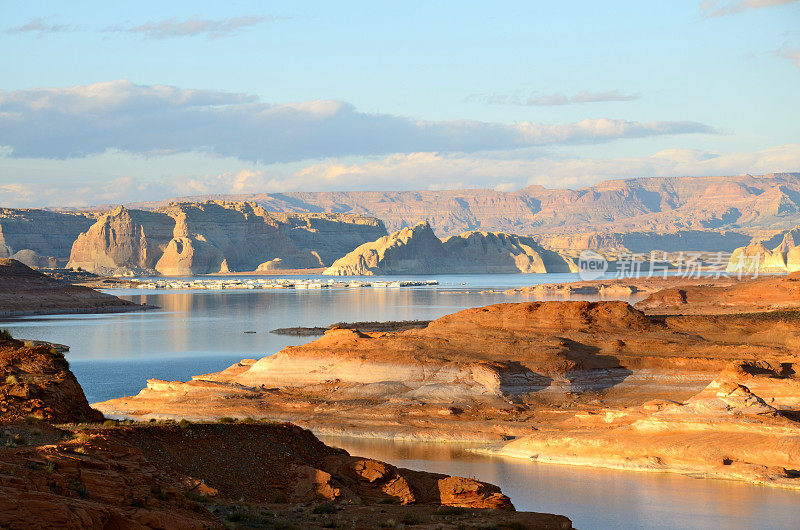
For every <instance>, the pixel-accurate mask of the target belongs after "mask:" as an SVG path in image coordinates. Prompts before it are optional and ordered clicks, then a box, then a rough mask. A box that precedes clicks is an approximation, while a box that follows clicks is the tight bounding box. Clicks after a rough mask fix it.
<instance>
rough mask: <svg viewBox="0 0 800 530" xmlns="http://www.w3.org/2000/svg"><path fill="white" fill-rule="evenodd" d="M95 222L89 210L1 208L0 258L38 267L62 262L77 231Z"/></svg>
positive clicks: (81, 230) (76, 235)
mask: <svg viewBox="0 0 800 530" xmlns="http://www.w3.org/2000/svg"><path fill="white" fill-rule="evenodd" d="M92 223H94V218H93V217H92V216H90V215H89V214H82V213H75V214H72V213H56V212H50V211H47V210H34V209H28V208H24V209H17V208H0V258H14V259H17V260H19V261H22V262H23V263H25V264H26V265H29V266H37V267H42V266H54V265H56V264H58V263H61V264H63V263H65V262H66V259H67V258H69V253H70V249H71V248H72V243H73V242H74V241H75V239H77V237H78V234H80V233H81V232H84V231H85V230H87V229H88V228H89V227H90V226H91V225H92Z"/></svg>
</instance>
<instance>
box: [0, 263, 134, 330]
mask: <svg viewBox="0 0 800 530" xmlns="http://www.w3.org/2000/svg"><path fill="white" fill-rule="evenodd" d="M141 309H146V307H143V306H140V305H139V304H135V303H133V302H130V301H128V300H123V299H121V298H117V297H116V296H112V295H110V294H105V293H101V292H99V291H95V290H94V289H90V288H89V287H83V286H80V285H71V284H69V283H66V282H62V281H59V280H56V279H54V278H51V277H50V276H46V275H44V274H42V273H40V272H37V271H35V270H33V269H31V268H29V267H27V266H26V265H23V264H22V263H20V262H18V261H16V260H13V259H0V316H17V315H46V314H58V313H108V312H117V311H120V312H121V311H137V310H141Z"/></svg>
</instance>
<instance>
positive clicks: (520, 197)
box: [150, 173, 800, 251]
mask: <svg viewBox="0 0 800 530" xmlns="http://www.w3.org/2000/svg"><path fill="white" fill-rule="evenodd" d="M227 198H228V200H252V201H255V202H258V203H259V204H261V205H263V206H264V207H265V208H266V209H268V210H276V211H298V212H319V211H329V212H348V213H356V214H361V215H368V216H372V217H377V218H378V219H381V220H383V221H384V223H386V226H387V228H388V229H389V230H390V231H397V230H400V229H401V228H404V227H407V226H413V225H414V224H416V223H418V222H420V221H428V222H429V223H430V224H431V226H432V227H433V229H434V230H435V231H436V233H437V234H439V235H441V236H449V235H455V234H459V233H461V232H464V231H468V230H485V231H501V232H507V233H515V234H526V235H527V234H530V235H533V234H536V235H550V234H552V235H564V234H566V235H569V234H574V233H582V232H590V233H596V232H602V233H606V232H612V233H613V232H618V233H628V232H643V233H650V232H656V233H674V232H676V231H685V230H695V231H700V232H704V233H707V234H708V237H709V240H710V241H709V243H710V244H711V245H716V244H719V243H720V242H721V241H720V236H719V235H717V234H716V232H717V231H725V230H735V231H741V232H743V233H748V234H750V235H755V232H756V231H758V230H764V229H770V230H785V229H788V228H791V227H793V226H795V225H797V224H800V173H775V174H768V175H761V176H752V175H741V176H725V177H721V176H720V177H653V178H633V179H625V180H612V181H606V182H601V183H599V184H596V185H594V186H589V187H584V188H579V189H577V190H569V189H547V188H544V187H541V186H531V187H528V188H524V189H522V190H519V191H517V192H500V191H494V190H442V191H374V192H367V191H352V192H319V193H310V192H295V193H280V194H278V193H275V194H269V193H264V194H252V195H231V196H227ZM197 199H201V198H196V200H197ZM152 206H153V205H150V207H152ZM673 242H674V244H675V245H676V247H675V248H674V250H676V251H677V250H705V249H706V248H707V247H709V245H708V244H706V242H705V241H703V240H702V239H701V240H700V241H699V242H698V241H696V240H694V239H691V238H685V237H682V238H678V239H675V240H674V241H673ZM684 243H689V244H691V245H692V246H693V247H695V245H698V244H700V243H702V244H703V246H702V247H699V248H697V247H695V248H684V247H682V246H681V245H683V244H684ZM722 243H724V244H725V245H726V248H723V249H722V250H726V251H730V250H732V249H733V248H734V247H733V246H727V245H729V244H730V243H729V242H728V241H722ZM734 246H737V245H734ZM646 250H651V249H646Z"/></svg>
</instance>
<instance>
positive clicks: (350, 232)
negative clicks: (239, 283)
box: [68, 201, 386, 276]
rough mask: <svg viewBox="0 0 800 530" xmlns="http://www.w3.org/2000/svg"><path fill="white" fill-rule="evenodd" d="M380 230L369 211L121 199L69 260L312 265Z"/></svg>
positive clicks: (162, 269)
mask: <svg viewBox="0 0 800 530" xmlns="http://www.w3.org/2000/svg"><path fill="white" fill-rule="evenodd" d="M385 233H386V229H385V228H384V226H383V223H381V222H380V221H378V220H377V219H372V218H369V217H362V216H357V215H346V214H324V213H306V214H297V213H271V212H267V211H266V210H264V209H263V208H262V207H261V206H258V205H257V204H254V203H230V202H223V201H207V202H202V203H186V202H184V203H171V204H169V205H167V206H164V207H163V208H159V209H158V210H154V211H145V210H129V209H126V208H124V207H122V206H120V207H119V208H117V209H116V210H113V211H111V212H108V213H106V214H103V215H101V216H100V217H99V218H98V220H97V222H96V223H95V224H93V225H92V226H91V227H90V228H89V229H88V230H87V231H86V232H84V233H82V234H80V235H79V236H78V237H77V239H76V241H75V243H74V244H73V246H72V251H71V254H70V259H69V263H68V266H69V267H76V268H77V267H81V268H83V269H85V270H88V271H92V272H98V273H103V274H109V273H115V274H119V273H130V274H133V273H136V274H163V275H167V276H187V275H193V274H208V273H216V272H233V271H254V270H266V271H269V270H274V269H302V268H315V267H323V266H325V265H329V264H330V263H331V262H333V260H335V259H336V258H338V257H340V256H342V255H344V254H346V253H347V252H349V251H350V250H352V249H353V248H355V247H357V246H358V245H360V244H362V243H364V242H366V241H372V240H374V239H377V238H378V237H380V236H382V235H384V234H385Z"/></svg>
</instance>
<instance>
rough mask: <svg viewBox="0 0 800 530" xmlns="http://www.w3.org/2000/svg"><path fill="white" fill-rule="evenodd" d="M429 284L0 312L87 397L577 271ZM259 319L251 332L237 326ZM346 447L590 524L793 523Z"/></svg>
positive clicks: (687, 487) (708, 499) (775, 501)
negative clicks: (58, 348) (59, 347)
mask: <svg viewBox="0 0 800 530" xmlns="http://www.w3.org/2000/svg"><path fill="white" fill-rule="evenodd" d="M417 278H420V279H421V278H425V279H431V278H435V279H438V280H439V281H440V285H439V286H437V287H414V288H399V289H398V288H394V289H392V288H386V289H374V288H349V289H324V290H293V289H274V290H228V291H206V290H199V291H165V290H157V291H156V290H152V291H145V290H141V289H132V290H114V291H109V292H112V293H113V294H115V295H118V296H121V297H123V298H126V299H128V300H133V301H135V302H138V303H143V302H146V303H148V304H150V305H155V306H158V307H160V309H159V310H156V311H144V312H136V313H123V314H114V315H67V316H47V317H28V318H21V319H15V320H7V321H4V322H0V327H2V328H7V329H9V330H10V331H11V332H12V334H13V335H14V336H15V337H19V338H25V339H27V338H30V339H40V340H47V341H52V342H58V343H61V344H66V345H68V346H69V347H70V352H69V353H68V354H67V358H68V359H69V361H70V364H71V366H72V369H73V371H74V372H75V374H76V376H77V377H78V380H79V381H80V383H81V385H82V386H83V388H84V391H85V392H86V396H87V398H88V399H89V401H90V402H95V401H102V400H105V399H110V398H114V397H120V396H125V395H132V394H135V393H137V392H138V391H139V390H140V389H141V388H143V387H144V386H145V385H146V381H147V379H149V378H159V379H167V380H187V379H189V378H190V377H191V376H192V375H197V374H202V373H208V372H215V371H219V370H222V369H224V368H226V367H228V366H230V365H231V364H233V363H235V362H238V361H239V360H241V359H242V358H247V357H250V358H259V357H263V356H265V355H270V354H273V353H275V352H277V351H279V350H280V349H282V348H283V347H285V346H289V345H295V344H302V343H304V342H308V341H309V340H312V339H313V337H290V336H282V335H274V334H270V333H269V331H270V330H271V329H275V328H279V327H291V326H316V325H327V324H331V323H334V322H342V321H344V322H348V321H350V322H352V321H364V320H406V319H421V320H428V319H433V318H438V317H440V316H443V315H446V314H449V313H453V312H455V311H458V310H461V309H465V308H469V307H479V306H483V305H488V304H493V303H499V302H513V301H519V300H523V299H525V297H522V296H508V295H504V294H502V292H499V293H490V292H486V291H487V290H492V289H493V290H500V291H502V290H503V289H508V288H512V287H517V286H523V285H532V284H534V283H553V282H563V281H572V280H575V279H577V275H574V274H541V275H521V274H509V275H463V276H462V275H450V276H428V277H414V276H408V277H402V278H400V277H398V278H396V279H417ZM245 331H255V332H256V333H245ZM332 441H333V443H335V444H336V445H340V446H343V447H345V448H346V449H348V450H350V451H351V452H353V453H354V454H360V455H363V456H370V457H374V458H379V459H382V460H386V461H389V462H392V463H394V464H397V465H401V466H405V467H410V468H416V469H425V470H429V471H435V472H441V473H447V474H456V475H464V476H475V477H477V478H479V479H481V480H485V481H488V482H492V483H494V484H497V485H499V486H500V487H501V488H502V489H503V491H504V492H505V493H506V494H508V495H509V496H510V497H511V499H512V500H513V501H514V503H515V505H516V506H517V508H518V509H526V510H536V511H544V512H552V513H562V514H564V515H567V516H569V517H570V518H571V519H572V520H573V521H574V523H575V525H576V527H578V528H582V529H587V528H654V527H666V528H719V527H728V528H766V527H772V528H782V527H783V528H791V527H797V526H798V524H800V494H797V493H795V492H788V491H781V490H774V489H770V488H762V487H756V486H748V485H744V484H737V483H733V482H726V481H715V480H697V479H691V478H687V477H681V476H677V475H669V474H649V473H633V472H617V471H604V470H596V469H591V468H580V467H570V466H554V465H544V464H534V463H530V462H525V461H522V460H513V459H500V458H497V457H488V456H482V455H474V454H471V453H468V452H465V451H464V450H463V448H461V447H458V446H455V445H451V444H407V443H398V442H387V441H374V440H373V441H369V440H352V439H349V440H341V439H339V440H332Z"/></svg>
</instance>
